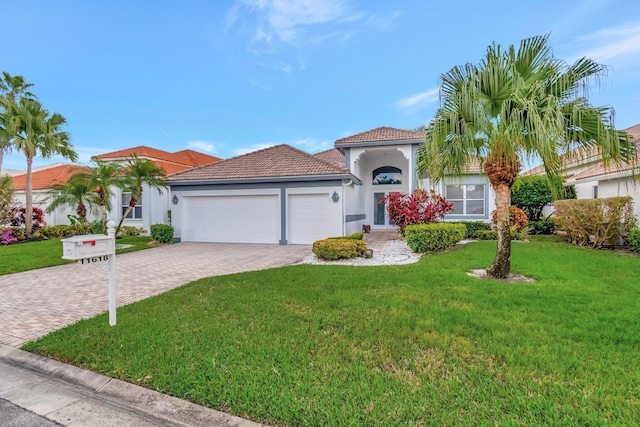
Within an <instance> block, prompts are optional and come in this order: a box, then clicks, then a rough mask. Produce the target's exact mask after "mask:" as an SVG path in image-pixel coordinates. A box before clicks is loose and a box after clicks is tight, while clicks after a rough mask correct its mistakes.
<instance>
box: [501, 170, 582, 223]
mask: <svg viewBox="0 0 640 427" xmlns="http://www.w3.org/2000/svg"><path fill="white" fill-rule="evenodd" d="M575 198H576V191H575V187H574V186H572V185H571V186H568V187H564V186H563V185H562V179H557V180H555V181H553V182H550V181H549V179H548V178H547V177H546V176H540V175H536V176H523V177H519V178H518V179H516V182H515V183H514V185H513V187H512V188H511V204H513V205H514V206H516V207H518V208H520V209H522V210H523V211H524V212H525V214H526V215H527V218H529V220H530V221H540V217H541V216H542V209H543V208H544V207H545V206H546V205H549V204H551V203H552V202H553V201H554V200H557V199H575Z"/></svg>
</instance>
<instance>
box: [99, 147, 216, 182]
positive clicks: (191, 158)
mask: <svg viewBox="0 0 640 427" xmlns="http://www.w3.org/2000/svg"><path fill="white" fill-rule="evenodd" d="M134 154H135V155H137V156H138V157H142V158H147V159H149V160H151V161H153V163H155V164H156V165H158V166H160V167H161V168H162V169H163V170H164V171H165V173H166V174H167V175H169V174H172V173H176V172H181V171H184V170H187V169H191V168H193V167H196V166H203V165H207V164H210V163H214V162H219V161H220V158H218V157H214V156H210V155H208V154H204V153H200V152H198V151H193V150H182V151H177V152H175V153H169V152H168V151H164V150H159V149H157V148H151V147H146V146H144V145H141V146H139V147H132V148H126V149H124V150H119V151H113V152H111V153H104V154H99V155H97V156H93V158H94V159H99V160H105V161H109V160H122V159H124V158H125V157H131V156H132V155H134Z"/></svg>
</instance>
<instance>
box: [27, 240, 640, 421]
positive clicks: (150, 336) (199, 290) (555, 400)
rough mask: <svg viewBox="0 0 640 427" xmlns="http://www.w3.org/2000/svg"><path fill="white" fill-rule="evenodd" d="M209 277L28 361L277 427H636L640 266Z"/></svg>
mask: <svg viewBox="0 0 640 427" xmlns="http://www.w3.org/2000/svg"><path fill="white" fill-rule="evenodd" d="M494 254H495V242H476V243H472V244H468V245H465V246H463V247H461V248H459V249H456V250H454V251H451V252H447V253H441V254H434V255H427V256H425V257H423V258H422V260H421V261H420V262H419V263H417V264H413V265H406V266H389V267H349V266H335V265H330V266H317V265H299V266H292V267H285V268H279V269H273V270H267V271H258V272H251V273H244V274H236V275H228V276H220V277H215V278H208V279H203V280H199V281H196V282H193V283H190V284H188V285H186V286H183V287H181V288H178V289H175V290H173V291H170V292H167V293H165V294H162V295H159V296H156V297H153V298H149V299H147V300H144V301H141V302H138V303H135V304H131V305H128V306H126V307H123V308H120V309H119V312H118V322H119V323H118V325H117V326H116V327H109V326H108V321H107V314H103V315H100V316H98V317H96V318H94V319H89V320H83V321H80V322H78V323H76V324H74V325H71V326H69V327H67V328H65V329H62V330H59V331H56V332H53V333H51V334H50V335H48V336H46V337H44V338H42V339H40V340H39V341H37V342H32V343H28V344H26V345H25V346H24V349H26V350H28V351H33V352H36V353H39V354H43V355H47V356H50V357H54V358H56V359H59V360H62V361H64V362H67V363H72V364H74V365H78V366H83V367H87V368H89V369H93V370H96V371H98V372H102V373H105V374H107V375H110V376H113V377H115V378H120V379H124V380H126V381H130V382H132V383H137V384H141V385H143V386H145V387H149V388H153V389H156V390H159V391H161V392H164V393H168V394H171V395H174V396H178V397H181V398H184V399H188V400H191V401H193V402H196V403H199V404H203V405H207V406H210V407H213V408H217V409H221V410H223V411H226V412H229V413H232V414H236V415H239V416H242V417H247V418H250V419H253V420H256V421H261V422H267V423H272V424H277V425H286V426H296V425H310V426H312V425H605V424H613V425H638V424H640V359H639V357H638V354H639V353H638V351H639V349H640V298H639V296H640V257H637V256H629V255H619V254H615V253H612V252H606V251H594V250H589V249H585V248H579V247H572V246H569V245H567V244H564V243H559V242H557V241H554V240H553V239H544V238H538V239H536V240H535V241H533V242H530V243H514V245H513V256H512V261H513V267H514V270H515V272H517V273H522V274H525V275H527V276H530V277H533V278H535V279H537V280H538V281H537V282H536V283H524V284H505V283H498V282H493V281H483V280H480V279H476V278H473V277H469V276H467V274H466V273H465V272H466V271H469V270H471V269H473V268H482V267H486V266H488V265H489V264H490V262H491V260H492V258H493V255H494Z"/></svg>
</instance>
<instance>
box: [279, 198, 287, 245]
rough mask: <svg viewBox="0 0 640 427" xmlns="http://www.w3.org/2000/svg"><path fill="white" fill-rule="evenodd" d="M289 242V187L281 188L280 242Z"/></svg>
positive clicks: (282, 243)
mask: <svg viewBox="0 0 640 427" xmlns="http://www.w3.org/2000/svg"><path fill="white" fill-rule="evenodd" d="M279 243H280V244H281V245H286V244H287V189H286V188H285V187H281V188H280V242H279Z"/></svg>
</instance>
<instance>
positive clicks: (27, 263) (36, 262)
mask: <svg viewBox="0 0 640 427" xmlns="http://www.w3.org/2000/svg"><path fill="white" fill-rule="evenodd" d="M151 240H152V238H151V237H150V236H123V237H122V238H118V239H117V240H116V244H118V245H120V244H128V245H133V246H131V247H129V248H125V249H118V250H116V254H121V253H125V252H132V251H136V250H140V249H147V248H149V247H150V246H149V245H147V242H149V241H151ZM61 257H62V242H61V239H49V240H40V241H35V242H26V243H17V244H13V245H7V246H0V275H3V274H10V273H18V272H20V271H27V270H34V269H36V268H44V267H53V266H55V265H62V264H68V263H70V262H75V261H67V260H64V259H62V258H61Z"/></svg>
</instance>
